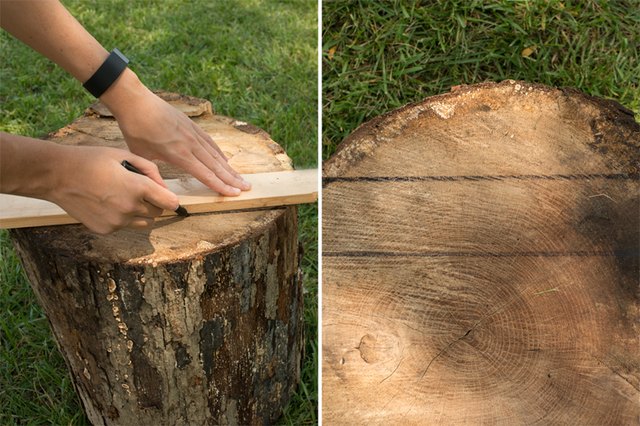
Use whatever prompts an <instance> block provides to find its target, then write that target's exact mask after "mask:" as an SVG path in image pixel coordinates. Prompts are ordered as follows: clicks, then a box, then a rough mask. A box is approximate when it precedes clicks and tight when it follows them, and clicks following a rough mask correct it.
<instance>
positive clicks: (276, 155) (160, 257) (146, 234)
mask: <svg viewBox="0 0 640 426" xmlns="http://www.w3.org/2000/svg"><path fill="white" fill-rule="evenodd" d="M159 96H161V97H162V98H164V99H165V100H167V101H168V102H169V103H170V104H172V105H173V106H174V107H176V108H177V109H179V110H181V111H182V112H184V113H185V114H187V115H188V116H189V117H190V118H191V119H192V120H193V121H194V122H196V123H197V124H198V125H199V126H200V127H201V128H202V129H203V130H204V131H205V132H207V133H208V134H209V135H210V136H211V137H212V138H213V140H214V141H215V142H216V143H217V144H218V146H219V147H220V148H221V149H222V151H223V152H224V153H225V155H226V156H227V158H229V163H230V164H231V166H232V167H234V168H235V170H237V171H238V172H239V173H261V172H273V171H281V170H291V169H292V163H291V159H290V158H289V157H288V156H287V155H286V153H285V152H284V150H283V149H282V147H280V145H278V144H277V143H276V142H274V141H273V140H271V138H270V137H269V135H268V134H267V133H266V132H265V131H263V130H261V129H259V128H257V127H255V126H253V125H251V124H249V123H245V122H242V121H238V120H235V119H233V118H230V117H225V116H220V115H216V114H214V113H213V111H212V107H211V104H210V103H209V101H206V100H203V99H199V98H194V97H189V96H183V95H178V94H175V93H167V92H161V93H159ZM49 139H50V140H52V141H54V142H57V143H61V144H67V145H93V146H108V147H115V148H123V149H127V147H126V143H125V142H124V138H123V136H122V133H121V132H120V129H119V128H118V125H117V123H116V121H115V119H114V118H113V117H112V115H111V113H110V112H109V111H108V110H107V109H106V108H105V107H104V105H102V104H100V103H96V104H94V105H92V106H91V107H90V108H88V109H87V111H86V112H85V114H84V115H83V116H82V117H80V118H78V119H77V120H75V121H74V122H73V123H71V124H69V125H67V126H65V127H64V128H62V129H60V130H58V131H57V132H54V133H52V134H51V135H49ZM157 164H158V166H159V168H160V173H161V175H162V176H163V178H166V179H175V178H181V177H186V176H188V175H186V174H185V173H184V172H183V171H182V170H180V169H178V168H176V167H173V166H171V165H168V164H166V163H162V162H157ZM282 213H283V209H282V208H276V209H266V210H260V211H247V212H227V213H211V214H198V215H192V216H191V217H188V218H176V217H169V218H161V219H159V220H157V221H156V223H155V225H154V226H153V228H152V229H147V230H134V229H123V230H120V231H117V232H115V233H113V234H111V235H107V236H100V235H96V234H93V233H91V232H90V231H88V230H87V229H86V228H85V227H84V226H82V225H65V226H51V227H41V228H31V229H28V230H22V231H21V232H28V233H30V237H31V238H36V239H38V241H39V242H41V244H43V245H46V246H48V247H50V248H51V250H54V251H59V252H64V253H66V254H67V255H69V256H72V257H74V258H76V259H78V261H82V260H87V261H91V260H96V261H100V262H130V263H148V264H154V263H158V262H166V261H175V260H179V259H183V258H189V257H193V256H197V255H199V254H204V253H208V252H211V251H213V250H216V249H219V248H221V247H224V246H228V245H232V244H234V243H237V242H239V241H242V240H243V239H245V238H246V237H247V236H248V235H251V234H252V233H255V232H259V230H260V229H262V228H263V227H264V226H267V225H269V224H270V223H272V221H273V220H275V218H277V217H279V215H281V214H282Z"/></svg>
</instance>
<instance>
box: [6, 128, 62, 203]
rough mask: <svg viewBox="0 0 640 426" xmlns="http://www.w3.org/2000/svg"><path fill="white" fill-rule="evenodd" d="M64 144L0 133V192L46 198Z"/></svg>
mask: <svg viewBox="0 0 640 426" xmlns="http://www.w3.org/2000/svg"><path fill="white" fill-rule="evenodd" d="M64 150H65V147H63V146H60V145H56V144H54V143H52V142H47V141H42V140H38V139H33V138H27V137H23V136H16V135H11V134H8V133H4V132H0V193H5V194H14V195H24V196H28V197H35V198H47V197H48V195H49V193H50V192H51V189H52V187H53V186H54V185H55V181H56V179H55V176H54V165H56V164H57V165H58V167H59V166H60V165H61V163H62V161H63V158H64V157H63V151H64Z"/></svg>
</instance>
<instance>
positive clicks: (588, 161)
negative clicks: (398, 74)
mask: <svg viewBox="0 0 640 426" xmlns="http://www.w3.org/2000/svg"><path fill="white" fill-rule="evenodd" d="M322 198H323V219H322V224H323V231H322V241H323V247H322V250H323V291H322V297H323V303H322V306H323V317H322V318H323V320H322V321H323V323H322V327H323V328H322V334H323V347H322V349H323V359H322V362H323V400H322V401H323V424H325V425H350V424H353V425H357V424H368V425H424V424H504V425H514V424H581V425H583V424H584V425H586V424H590V425H596V424H597V425H622V424H625V425H627V424H628V425H630V424H638V422H639V420H640V281H639V280H640V267H639V254H640V224H639V219H640V126H639V125H638V124H637V123H636V122H635V121H634V119H633V113H632V112H631V111H628V110H626V109H624V108H623V107H622V106H620V105H619V104H617V103H615V102H612V101H605V100H602V99H597V98H593V97H589V96H586V95H583V94H581V93H578V92H576V91H573V90H560V89H555V88H549V87H545V86H540V85H534V84H529V83H524V82H513V81H507V82H503V83H499V84H495V83H486V84H481V85H476V86H461V87H457V88H454V90H452V92H451V93H447V94H444V95H440V96H435V97H431V98H427V99H425V100H424V101H422V102H418V103H416V104H411V105H407V106H405V107H403V108H400V109H398V110H396V111H393V112H390V113H388V114H385V115H383V116H381V117H378V118H375V119H374V120H372V121H370V122H368V123H366V124H364V125H362V126H360V127H359V128H358V129H357V130H356V131H355V132H353V133H352V135H351V136H349V137H348V138H347V139H346V140H345V141H344V142H343V143H342V145H341V146H340V148H339V150H338V152H337V153H336V154H335V155H334V156H333V157H332V158H331V159H330V160H329V161H327V162H326V164H325V165H324V171H323V195H322Z"/></svg>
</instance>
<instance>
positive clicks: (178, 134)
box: [107, 87, 251, 196]
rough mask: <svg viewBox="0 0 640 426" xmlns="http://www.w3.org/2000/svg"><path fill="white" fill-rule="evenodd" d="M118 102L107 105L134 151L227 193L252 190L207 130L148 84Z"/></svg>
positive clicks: (222, 192)
mask: <svg viewBox="0 0 640 426" xmlns="http://www.w3.org/2000/svg"><path fill="white" fill-rule="evenodd" d="M115 103H116V105H114V102H111V104H108V105H107V106H108V107H109V108H110V109H111V112H112V113H113V114H114V116H115V117H116V120H117V121H118V125H119V126H120V130H121V131H122V134H123V135H124V138H125V141H126V142H127V145H128V146H129V149H130V150H131V152H133V153H135V154H137V155H140V156H142V157H145V158H147V159H150V160H155V159H158V160H162V161H165V162H167V163H171V164H174V165H176V166H178V167H180V168H182V169H183V170H185V171H187V172H188V173H190V174H192V175H193V176H194V177H195V178H197V179H198V180H199V181H201V182H202V183H204V184H205V185H207V186H208V187H209V188H211V189H213V190H215V191H217V192H219V193H220V194H223V195H230V196H234V195H239V194H240V192H241V190H245V191H246V190H249V189H251V184H249V183H248V182H247V181H245V180H244V179H242V177H241V176H240V175H239V174H238V173H237V172H236V171H235V170H233V169H232V168H231V166H230V165H229V163H228V162H227V158H226V157H225V155H224V154H223V153H222V151H221V150H220V148H219V147H218V146H217V145H216V144H215V142H214V141H213V140H212V139H211V137H210V136H209V135H208V134H207V133H205V132H204V130H202V129H201V128H200V127H199V126H198V125H197V124H195V123H194V122H193V121H191V120H190V119H189V118H188V117H187V116H186V115H185V114H183V113H182V112H180V111H178V110H177V109H175V108H174V107H172V106H171V105H169V104H168V103H167V102H165V101H164V100H162V99H160V98H159V97H158V96H157V95H155V94H154V93H152V92H151V91H149V90H148V89H146V87H143V89H141V90H140V91H139V93H138V94H136V96H133V97H131V98H130V99H128V100H127V101H126V102H122V101H118V102H115Z"/></svg>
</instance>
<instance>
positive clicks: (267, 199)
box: [0, 170, 318, 229]
mask: <svg viewBox="0 0 640 426" xmlns="http://www.w3.org/2000/svg"><path fill="white" fill-rule="evenodd" d="M317 173H318V172H317V170H297V171H296V170H290V171H285V172H270V173H256V174H245V175H244V178H245V179H246V180H247V181H249V182H251V184H252V189H251V191H244V192H242V193H241V194H240V195H239V196H237V197H224V196H221V195H220V194H218V193H216V192H214V191H212V190H210V189H209V188H207V187H206V186H205V185H203V184H202V183H200V182H199V181H198V180H197V179H195V178H190V179H186V178H185V179H170V180H167V181H166V182H165V183H166V184H167V186H168V187H169V189H170V190H171V191H173V192H174V193H175V194H176V195H178V197H179V198H180V205H181V206H183V207H185V208H187V211H189V213H191V214H194V213H210V212H222V211H230V210H240V209H254V208H262V207H278V206H287V205H292V204H301V203H312V202H314V201H316V200H317V198H318V179H317ZM174 215H175V213H174V212H171V211H166V210H165V211H164V212H163V216H174ZM71 223H78V221H77V220H76V219H74V218H73V217H71V216H69V215H68V214H67V213H66V212H65V211H64V210H62V209H61V208H60V207H58V206H57V205H55V204H53V203H50V202H48V201H44V200H38V199H35V198H27V197H19V196H15V195H7V194H0V229H2V228H5V229H6V228H26V227H34V226H49V225H65V224H71Z"/></svg>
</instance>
